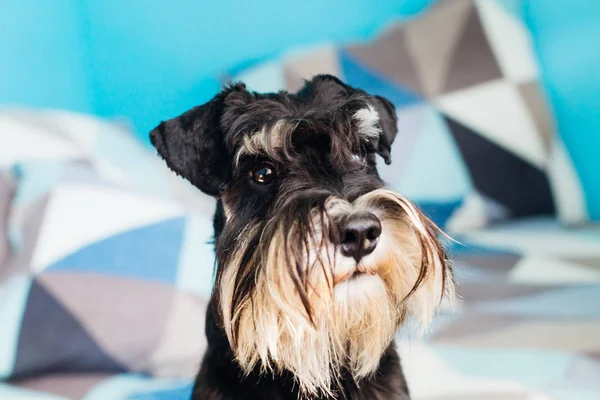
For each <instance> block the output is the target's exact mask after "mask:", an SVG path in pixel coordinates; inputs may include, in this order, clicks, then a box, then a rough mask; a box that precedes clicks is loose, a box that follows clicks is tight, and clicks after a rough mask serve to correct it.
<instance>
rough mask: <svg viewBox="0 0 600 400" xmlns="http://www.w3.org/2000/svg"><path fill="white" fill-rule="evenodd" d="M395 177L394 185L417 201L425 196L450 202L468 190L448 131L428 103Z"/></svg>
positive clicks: (465, 174) (464, 171) (465, 173)
mask: <svg viewBox="0 0 600 400" xmlns="http://www.w3.org/2000/svg"><path fill="white" fill-rule="evenodd" d="M433 160H435V161H433ZM439 165H444V166H445V167H444V169H443V170H440V168H439ZM397 174H398V173H397ZM399 178H400V179H399V181H398V183H397V187H396V189H397V190H398V191H400V193H403V194H404V195H405V196H407V197H408V198H410V199H411V200H413V201H417V202H419V201H422V200H426V199H430V200H434V201H440V202H441V201H450V202H452V201H456V200H457V199H462V198H463V197H464V196H465V195H466V194H467V193H469V192H470V191H471V190H472V186H471V178H470V176H469V171H468V170H467V168H466V166H465V164H464V161H463V159H462V156H461V153H460V151H459V150H458V148H457V146H456V144H455V142H454V139H453V137H452V134H451V133H450V132H449V130H448V127H447V126H446V123H445V121H444V119H443V118H442V117H441V116H440V115H439V114H438V113H437V112H436V111H435V110H434V109H433V108H431V107H429V112H428V113H427V114H426V119H425V121H424V124H423V125H422V127H421V133H420V134H419V136H418V138H417V143H416V144H415V147H414V148H413V151H412V154H411V155H410V158H409V160H408V161H407V165H406V167H405V169H404V171H403V172H402V174H401V176H399Z"/></svg>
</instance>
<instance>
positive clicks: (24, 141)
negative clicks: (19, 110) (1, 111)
mask: <svg viewBox="0 0 600 400" xmlns="http://www.w3.org/2000/svg"><path fill="white" fill-rule="evenodd" d="M81 156H83V153H82V152H81V149H78V148H77V146H75V145H74V144H73V143H71V142H70V141H68V140H65V139H64V138H61V137H59V136H52V135H48V134H46V132H44V131H43V130H40V129H39V128H38V127H36V126H35V125H34V124H30V123H25V122H23V121H21V120H20V119H19V118H15V117H11V116H10V114H9V115H6V114H5V115H2V116H0V168H10V167H11V166H12V165H14V164H17V163H19V162H23V161H24V160H33V159H39V160H44V159H45V160H57V159H62V158H77V157H81Z"/></svg>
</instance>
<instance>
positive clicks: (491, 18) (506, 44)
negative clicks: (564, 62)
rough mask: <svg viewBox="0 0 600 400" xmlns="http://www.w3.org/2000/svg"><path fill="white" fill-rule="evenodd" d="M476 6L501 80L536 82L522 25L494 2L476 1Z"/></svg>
mask: <svg viewBox="0 0 600 400" xmlns="http://www.w3.org/2000/svg"><path fill="white" fill-rule="evenodd" d="M476 5H477V13H478V15H479V17H480V18H481V22H482V23H483V26H484V29H485V33H486V37H487V38H488V40H489V42H490V46H491V48H492V49H493V52H494V54H495V59H496V60H497V62H498V64H499V65H500V68H501V69H502V75H503V76H504V78H505V79H507V80H509V81H510V82H514V83H516V82H526V81H531V80H535V79H537V77H538V68H537V62H536V60H535V56H534V54H535V53H534V51H533V49H532V44H531V39H530V34H529V32H527V30H526V27H525V25H524V24H522V23H520V21H518V20H517V19H516V18H515V16H514V15H512V14H511V13H510V12H508V11H507V10H506V8H504V7H502V5H500V4H499V3H498V1H497V0H476Z"/></svg>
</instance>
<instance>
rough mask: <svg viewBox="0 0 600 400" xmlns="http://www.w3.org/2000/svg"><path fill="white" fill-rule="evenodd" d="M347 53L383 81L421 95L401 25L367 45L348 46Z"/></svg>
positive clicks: (418, 81)
mask: <svg viewBox="0 0 600 400" xmlns="http://www.w3.org/2000/svg"><path fill="white" fill-rule="evenodd" d="M348 51H349V52H350V53H351V54H352V55H353V56H354V57H356V59H357V60H359V61H360V62H361V63H362V64H363V65H365V66H368V67H369V68H370V69H371V70H372V71H374V72H376V73H378V74H379V75H380V76H381V77H382V78H384V79H385V80H388V81H391V82H394V83H396V84H398V85H400V86H403V87H405V88H407V89H409V90H411V91H412V92H413V93H419V94H422V93H423V91H422V89H421V83H420V79H419V76H418V75H417V71H416V69H415V67H414V65H413V62H412V57H411V56H410V52H409V49H408V47H407V44H406V35H405V31H404V26H403V25H402V24H399V25H397V26H395V27H393V28H391V29H389V30H388V31H386V32H385V33H384V34H383V35H381V36H380V37H378V38H377V39H376V40H374V41H373V42H371V43H369V44H361V45H354V46H350V47H348Z"/></svg>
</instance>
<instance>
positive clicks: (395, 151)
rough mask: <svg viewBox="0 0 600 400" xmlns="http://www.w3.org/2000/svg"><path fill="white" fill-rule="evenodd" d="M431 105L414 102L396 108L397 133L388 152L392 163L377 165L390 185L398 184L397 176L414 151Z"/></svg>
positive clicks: (398, 176) (428, 116) (402, 170)
mask: <svg viewBox="0 0 600 400" xmlns="http://www.w3.org/2000/svg"><path fill="white" fill-rule="evenodd" d="M430 113H431V107H430V106H429V105H427V104H415V105H412V106H408V107H404V108H401V109H399V110H396V118H397V120H398V122H397V127H398V134H397V135H396V139H395V140H394V143H392V149H391V151H390V154H391V155H392V164H390V165H386V164H385V163H381V164H380V165H378V166H377V169H378V171H379V174H380V175H381V176H382V177H383V180H384V181H385V182H387V183H388V184H391V185H398V184H399V178H400V176H401V175H402V173H403V172H404V169H405V168H406V164H407V162H408V160H409V159H410V157H411V154H412V153H413V151H414V148H415V145H416V143H417V141H418V137H419V135H420V134H421V133H422V132H423V126H424V125H425V123H426V122H425V121H426V120H427V119H428V118H430Z"/></svg>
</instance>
